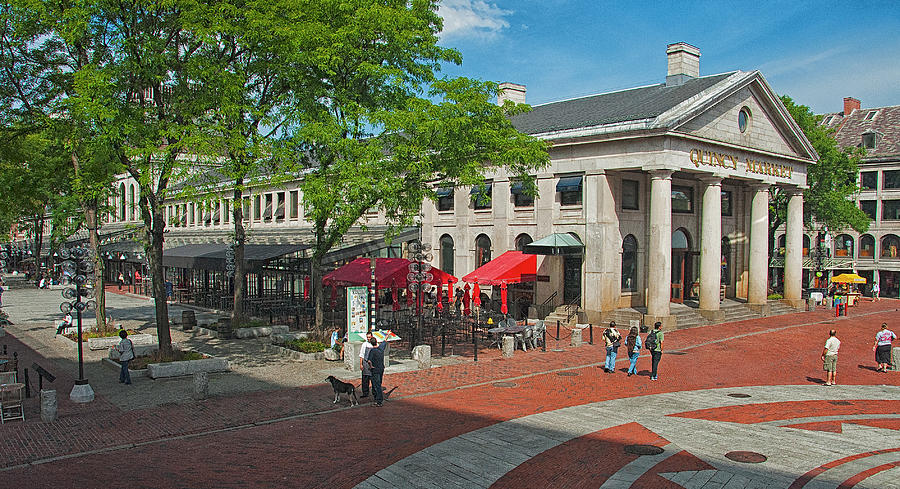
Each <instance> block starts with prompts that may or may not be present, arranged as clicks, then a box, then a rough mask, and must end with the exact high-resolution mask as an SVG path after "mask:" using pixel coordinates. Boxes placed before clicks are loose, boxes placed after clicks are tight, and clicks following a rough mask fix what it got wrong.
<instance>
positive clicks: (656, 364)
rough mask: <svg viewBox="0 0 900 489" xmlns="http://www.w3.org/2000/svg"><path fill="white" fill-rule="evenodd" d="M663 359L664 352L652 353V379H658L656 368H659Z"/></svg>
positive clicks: (654, 351)
mask: <svg viewBox="0 0 900 489" xmlns="http://www.w3.org/2000/svg"><path fill="white" fill-rule="evenodd" d="M661 358H662V351H656V350H653V351H651V352H650V359H651V360H650V365H652V371H651V372H650V378H651V379H655V378H656V368H657V367H659V360H660V359H661Z"/></svg>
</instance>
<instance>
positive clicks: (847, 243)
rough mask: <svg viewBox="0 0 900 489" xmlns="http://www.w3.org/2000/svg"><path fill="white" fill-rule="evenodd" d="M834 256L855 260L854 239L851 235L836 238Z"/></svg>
mask: <svg viewBox="0 0 900 489" xmlns="http://www.w3.org/2000/svg"><path fill="white" fill-rule="evenodd" d="M834 256H845V257H849V258H853V238H851V237H850V235H849V234H841V235H839V236H838V237H837V238H835V240H834Z"/></svg>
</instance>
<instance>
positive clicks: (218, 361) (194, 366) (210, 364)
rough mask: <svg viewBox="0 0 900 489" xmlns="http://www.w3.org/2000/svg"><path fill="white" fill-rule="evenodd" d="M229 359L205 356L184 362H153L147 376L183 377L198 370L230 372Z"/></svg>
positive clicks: (148, 368) (159, 377) (152, 377)
mask: <svg viewBox="0 0 900 489" xmlns="http://www.w3.org/2000/svg"><path fill="white" fill-rule="evenodd" d="M230 370H231V367H229V366H228V360H225V359H224V358H203V359H200V360H187V361H184V362H167V363H151V364H149V365H147V376H148V377H150V378H151V379H161V378H168V377H181V376H184V375H193V374H195V373H198V372H208V373H210V372H228V371H230Z"/></svg>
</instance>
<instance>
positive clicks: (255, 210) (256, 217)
mask: <svg viewBox="0 0 900 489" xmlns="http://www.w3.org/2000/svg"><path fill="white" fill-rule="evenodd" d="M259 203H260V201H259V195H254V196H253V220H254V221H258V220H259V219H260V218H261V217H262V209H260V205H259Z"/></svg>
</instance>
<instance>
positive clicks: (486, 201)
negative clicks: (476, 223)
mask: <svg viewBox="0 0 900 489" xmlns="http://www.w3.org/2000/svg"><path fill="white" fill-rule="evenodd" d="M492 186H493V185H492V184H491V183H485V184H484V185H476V186H474V187H472V190H471V191H469V195H471V196H472V207H473V208H474V209H475V210H476V211H479V210H485V209H490V208H491V191H492V188H491V187H492Z"/></svg>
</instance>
